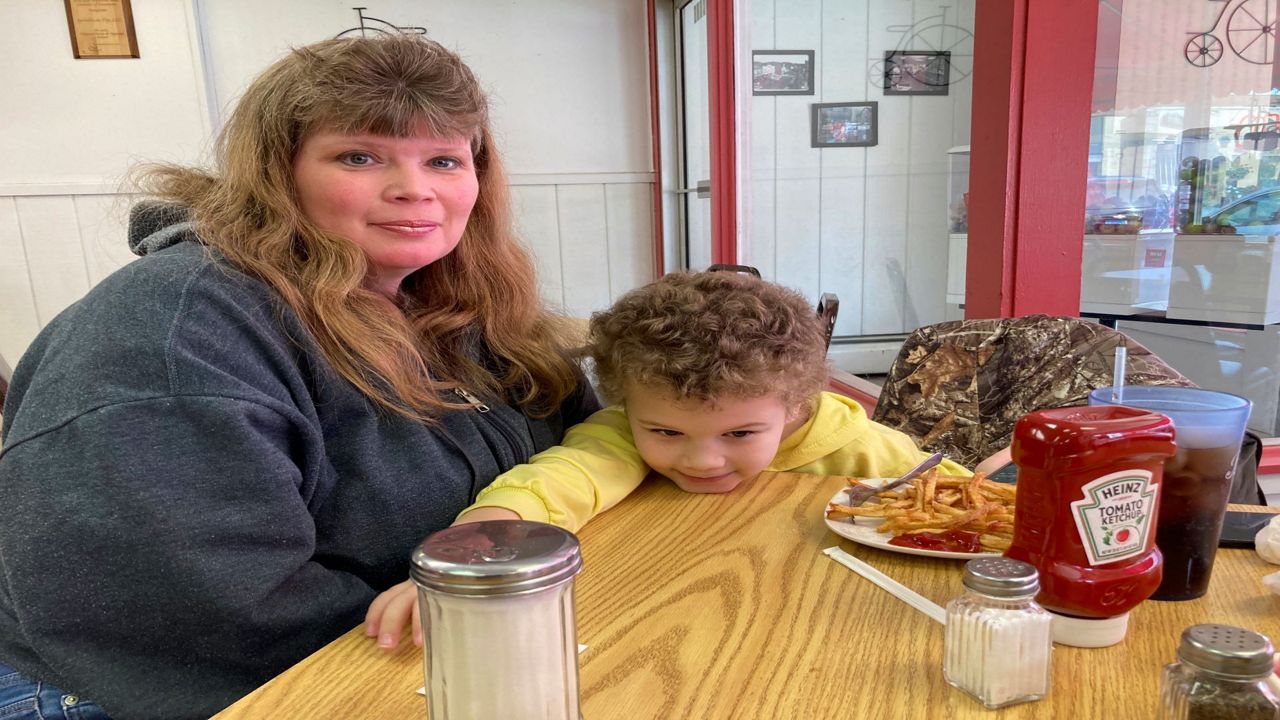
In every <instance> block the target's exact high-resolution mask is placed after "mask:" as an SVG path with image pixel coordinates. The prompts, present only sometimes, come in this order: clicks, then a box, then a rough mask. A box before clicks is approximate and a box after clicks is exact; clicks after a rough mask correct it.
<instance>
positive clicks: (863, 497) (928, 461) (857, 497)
mask: <svg viewBox="0 0 1280 720" xmlns="http://www.w3.org/2000/svg"><path fill="white" fill-rule="evenodd" d="M940 462H942V453H940V452H936V453H934V454H932V455H930V456H929V457H927V458H925V459H924V462H922V463H920V464H919V465H917V466H915V467H913V468H911V469H910V470H908V471H907V474H905V475H903V476H902V477H900V478H898V479H897V480H894V481H893V482H891V483H889V484H888V485H885V486H883V487H872V486H871V485H863V484H862V483H859V484H857V485H853V486H851V487H850V488H849V506H850V507H857V506H859V505H861V504H862V503H864V502H866V501H867V500H869V499H870V498H871V496H872V495H875V494H876V493H881V492H886V491H889V490H893V489H895V488H897V487H899V486H901V485H905V484H906V483H908V482H910V481H911V478H914V477H915V476H917V475H919V474H920V473H922V472H924V471H926V470H929V469H930V468H933V467H934V466H935V465H937V464H938V463H940Z"/></svg>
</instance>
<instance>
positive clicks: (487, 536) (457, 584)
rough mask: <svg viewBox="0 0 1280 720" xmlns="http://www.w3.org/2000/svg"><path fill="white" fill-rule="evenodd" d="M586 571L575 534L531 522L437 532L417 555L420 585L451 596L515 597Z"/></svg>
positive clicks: (503, 522)
mask: <svg viewBox="0 0 1280 720" xmlns="http://www.w3.org/2000/svg"><path fill="white" fill-rule="evenodd" d="M581 569H582V555H581V553H580V551H579V548H578V538H577V537H576V536H574V534H573V533H571V532H569V531H567V530H564V529H562V528H558V527H556V526H554V525H547V524H545V523H539V522H529V521H527V520H491V521H488V522H475V523H466V524H463V525H456V526H454V527H449V528H445V529H444V530H441V531H439V532H436V533H433V534H431V535H429V536H428V537H427V539H426V540H423V541H422V544H421V545H419V546H418V547H417V549H416V550H414V551H413V567H411V568H410V570H409V575H410V576H411V577H412V578H413V581H414V582H415V583H417V585H418V586H419V587H423V588H427V589H429V590H435V591H437V592H442V593H448V594H450V595H473V596H483V595H513V594H517V593H525V592H532V591H535V590H541V589H543V588H548V587H552V586H555V585H559V584H560V583H562V582H565V581H568V580H570V579H572V578H573V576H574V575H576V574H577V573H578V571H579V570H581Z"/></svg>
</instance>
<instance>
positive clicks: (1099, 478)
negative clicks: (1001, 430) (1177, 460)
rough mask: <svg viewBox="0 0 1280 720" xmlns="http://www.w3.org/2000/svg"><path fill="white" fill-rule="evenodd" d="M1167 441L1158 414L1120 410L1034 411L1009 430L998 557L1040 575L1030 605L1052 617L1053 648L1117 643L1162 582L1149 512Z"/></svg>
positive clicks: (1170, 449)
mask: <svg viewBox="0 0 1280 720" xmlns="http://www.w3.org/2000/svg"><path fill="white" fill-rule="evenodd" d="M1173 437H1174V434H1173V422H1172V421H1171V420H1169V418H1167V417H1165V416H1164V415H1160V414H1159V413H1153V412H1150V411H1147V410H1138V409H1135V408H1128V407H1121V406H1109V407H1102V406H1099V407H1071V408H1058V409H1054V410H1041V411H1039V412H1034V413H1031V414H1029V415H1027V416H1025V417H1023V418H1022V419H1021V420H1019V421H1018V424H1017V425H1016V426H1015V428H1014V432H1013V449H1012V455H1013V461H1014V463H1016V464H1017V466H1018V486H1017V487H1018V496H1017V502H1016V505H1015V509H1014V530H1013V544H1012V546H1011V547H1010V548H1009V549H1008V550H1007V551H1006V552H1005V555H1006V556H1007V557H1011V558H1014V559H1016V560H1022V561H1025V562H1028V563H1031V564H1032V565H1034V566H1035V567H1036V569H1037V570H1039V571H1040V593H1039V594H1038V595H1037V596H1036V601H1037V602H1038V603H1040V605H1041V606H1043V607H1044V608H1045V609H1047V610H1049V611H1050V612H1052V613H1055V615H1056V616H1057V617H1055V620H1054V639H1055V640H1056V641H1058V642H1065V643H1067V644H1071V645H1081V646H1085V647H1101V646H1105V645H1113V644H1115V643H1117V642H1119V641H1120V640H1121V639H1123V638H1124V633H1125V630H1126V628H1127V623H1128V611H1129V610H1130V609H1131V608H1133V607H1134V606H1135V605H1137V604H1138V603H1140V602H1142V601H1143V600H1145V599H1147V597H1148V596H1150V595H1151V593H1153V592H1155V589H1156V587H1157V586H1158V585H1159V584H1160V577H1161V563H1162V560H1161V555H1160V550H1159V549H1157V548H1156V546H1155V531H1156V510H1157V509H1158V504H1159V501H1160V478H1161V473H1162V471H1163V468H1164V461H1165V458H1167V457H1170V456H1171V455H1173V454H1174V450H1175V448H1174V442H1173Z"/></svg>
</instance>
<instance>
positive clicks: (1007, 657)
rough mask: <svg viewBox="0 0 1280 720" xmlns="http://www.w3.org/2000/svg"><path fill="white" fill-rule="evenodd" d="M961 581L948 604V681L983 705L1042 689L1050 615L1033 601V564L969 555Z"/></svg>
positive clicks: (1036, 695) (1021, 698)
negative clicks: (961, 587)
mask: <svg viewBox="0 0 1280 720" xmlns="http://www.w3.org/2000/svg"><path fill="white" fill-rule="evenodd" d="M964 587H965V591H964V593H963V594H962V595H960V597H957V598H956V599H954V600H952V601H951V602H950V603H948V604H947V628H946V635H945V650H944V652H943V668H942V669H943V675H944V676H945V677H946V680H947V682H949V683H951V684H952V685H954V686H956V687H958V688H960V689H961V690H964V691H965V692H967V693H969V694H970V695H972V696H974V697H975V698H977V699H978V701H979V702H981V703H982V704H983V705H985V706H987V707H988V708H999V707H1004V706H1006V705H1013V704H1015V703H1020V702H1028V701H1031V700H1039V699H1040V698H1042V697H1044V696H1045V695H1047V694H1048V693H1049V663H1050V657H1051V654H1052V650H1053V616H1052V615H1050V614H1049V612H1048V611H1047V610H1045V609H1044V608H1042V607H1040V606H1039V605H1037V604H1036V601H1035V596H1036V592H1038V591H1039V589H1040V577H1039V573H1038V572H1037V571H1036V569H1035V567H1034V566H1032V565H1031V564H1030V563H1025V562H1022V561H1021V560H1011V559H1009V558H1004V557H986V558H978V559H976V560H970V561H969V562H968V563H966V564H965V568H964Z"/></svg>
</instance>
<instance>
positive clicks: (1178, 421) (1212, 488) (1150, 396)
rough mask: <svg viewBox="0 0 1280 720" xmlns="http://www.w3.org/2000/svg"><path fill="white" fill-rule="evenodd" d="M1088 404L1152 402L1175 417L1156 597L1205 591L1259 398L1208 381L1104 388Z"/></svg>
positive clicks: (1160, 522)
mask: <svg viewBox="0 0 1280 720" xmlns="http://www.w3.org/2000/svg"><path fill="white" fill-rule="evenodd" d="M1089 404H1090V405H1128V406H1129V407H1136V408H1142V409H1143V410H1153V411H1155V412H1158V413H1162V414H1164V415H1167V416H1168V417H1169V419H1170V420H1172V421H1173V426H1174V432H1175V438H1174V441H1175V442H1176V443H1177V446H1178V452H1177V454H1175V455H1174V456H1173V457H1171V458H1169V460H1168V461H1166V462H1165V465H1164V477H1163V479H1162V481H1161V484H1160V501H1159V510H1158V511H1157V513H1158V514H1157V520H1156V546H1157V547H1158V548H1160V552H1161V554H1163V555H1164V578H1163V579H1162V580H1161V581H1160V587H1159V588H1157V589H1156V591H1155V593H1154V594H1152V595H1151V599H1153V600H1193V599H1195V598H1198V597H1200V596H1201V595H1204V594H1205V591H1206V590H1208V589H1209V577H1210V574H1211V573H1212V571H1213V558H1214V555H1215V554H1216V553H1217V550H1218V536H1219V535H1220V534H1221V533H1222V520H1223V518H1224V517H1225V515H1226V511H1227V498H1228V497H1229V496H1230V494H1231V482H1232V479H1233V478H1234V477H1235V473H1236V464H1237V461H1238V459H1239V456H1240V442H1241V440H1243V439H1244V429H1245V424H1246V423H1248V421H1249V410H1250V408H1251V407H1252V406H1253V403H1251V402H1250V401H1249V400H1248V399H1247V398H1243V397H1240V396H1239V395H1232V394H1231V393H1225V392H1218V391H1216V390H1205V389H1203V388H1187V387H1147V386H1126V387H1123V388H1110V387H1104V388H1098V389H1097V390H1094V391H1093V392H1091V393H1089Z"/></svg>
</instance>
